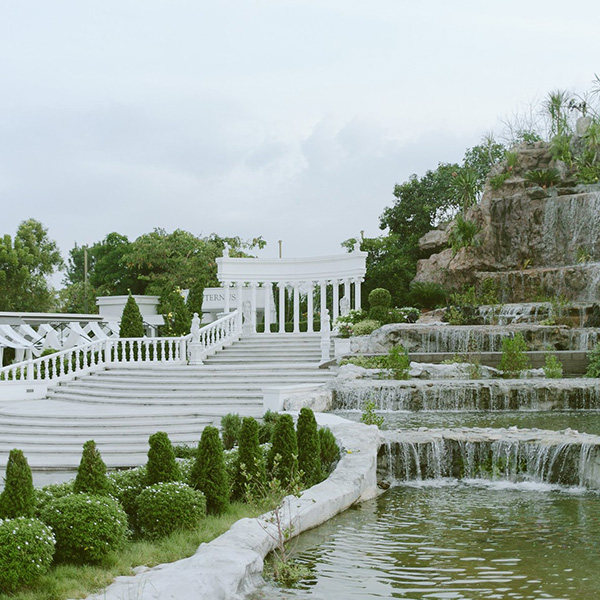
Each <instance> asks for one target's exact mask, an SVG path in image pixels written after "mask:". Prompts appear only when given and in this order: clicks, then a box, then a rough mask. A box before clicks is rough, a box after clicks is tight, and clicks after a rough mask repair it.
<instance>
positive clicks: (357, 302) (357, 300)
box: [354, 277, 363, 310]
mask: <svg viewBox="0 0 600 600" xmlns="http://www.w3.org/2000/svg"><path fill="white" fill-rule="evenodd" d="M362 281H363V280H362V279H361V278H360V277H357V278H356V279H355V280H354V310H360V309H361V308H362V306H361V302H362V299H361V285H362Z"/></svg>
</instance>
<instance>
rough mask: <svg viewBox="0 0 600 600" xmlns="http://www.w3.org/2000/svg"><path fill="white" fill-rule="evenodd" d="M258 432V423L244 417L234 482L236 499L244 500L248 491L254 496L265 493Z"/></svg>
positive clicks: (262, 461)
mask: <svg viewBox="0 0 600 600" xmlns="http://www.w3.org/2000/svg"><path fill="white" fill-rule="evenodd" d="M258 431H259V427H258V421H257V420H256V419H254V418H252V417H244V419H243V421H242V427H241V429H240V439H239V443H238V456H237V463H236V471H235V472H236V474H235V482H234V497H235V498H243V497H244V495H245V494H246V491H247V489H248V490H249V491H250V492H251V493H253V494H261V493H263V492H264V488H265V483H266V475H265V465H264V460H263V453H262V451H261V449H260V444H259V439H258Z"/></svg>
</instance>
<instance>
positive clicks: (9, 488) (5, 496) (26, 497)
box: [0, 448, 35, 519]
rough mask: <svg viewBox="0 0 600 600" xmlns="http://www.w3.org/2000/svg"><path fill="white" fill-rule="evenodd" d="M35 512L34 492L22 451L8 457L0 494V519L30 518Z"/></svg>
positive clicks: (13, 451)
mask: <svg viewBox="0 0 600 600" xmlns="http://www.w3.org/2000/svg"><path fill="white" fill-rule="evenodd" d="M34 512H35V491H34V489H33V480H32V477H31V469H30V468H29V464H28V463H27V459H26V458H25V456H24V454H23V452H22V450H18V449H17V448H14V449H13V450H11V451H10V453H9V455H8V462H7V464H6V476H5V483H4V490H3V491H2V494H0V518H3V519H14V518H15V517H31V516H33V514H34Z"/></svg>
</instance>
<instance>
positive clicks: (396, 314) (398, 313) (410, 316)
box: [388, 306, 421, 323]
mask: <svg viewBox="0 0 600 600" xmlns="http://www.w3.org/2000/svg"><path fill="white" fill-rule="evenodd" d="M420 316H421V311H420V310H419V309H418V308H415V307H414V306H403V307H402V308H398V307H396V308H392V309H390V312H389V317H388V323H416V322H417V321H418V319H419V317H420Z"/></svg>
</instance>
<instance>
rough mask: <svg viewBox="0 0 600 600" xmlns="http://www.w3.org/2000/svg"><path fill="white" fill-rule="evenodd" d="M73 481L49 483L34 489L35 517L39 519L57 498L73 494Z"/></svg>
mask: <svg viewBox="0 0 600 600" xmlns="http://www.w3.org/2000/svg"><path fill="white" fill-rule="evenodd" d="M73 483H74V481H65V482H63V483H51V484H49V485H45V486H44V487H43V488H36V489H35V516H36V517H38V518H40V516H41V514H42V512H43V511H44V509H45V508H46V507H47V506H48V505H49V504H50V503H51V502H52V501H53V500H56V499H57V498H64V497H65V496H69V495H71V494H72V493H73Z"/></svg>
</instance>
